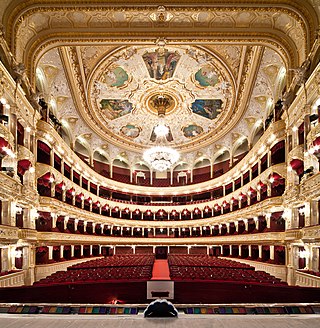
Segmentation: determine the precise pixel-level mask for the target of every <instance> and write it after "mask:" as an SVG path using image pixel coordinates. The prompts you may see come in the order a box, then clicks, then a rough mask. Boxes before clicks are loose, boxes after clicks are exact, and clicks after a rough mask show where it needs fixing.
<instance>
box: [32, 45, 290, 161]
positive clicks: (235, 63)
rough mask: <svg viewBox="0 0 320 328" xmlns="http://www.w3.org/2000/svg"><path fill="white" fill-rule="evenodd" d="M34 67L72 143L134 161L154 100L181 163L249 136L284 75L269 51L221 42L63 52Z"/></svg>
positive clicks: (146, 141) (149, 133)
mask: <svg viewBox="0 0 320 328" xmlns="http://www.w3.org/2000/svg"><path fill="white" fill-rule="evenodd" d="M71 55H72V56H71ZM77 67H83V74H79V73H78V72H77V71H76V70H75V68H77ZM151 67H153V68H154V70H151ZM38 68H39V70H40V71H41V72H42V73H41V74H42V75H43V76H44V78H45V79H46V89H47V90H48V91H46V92H47V93H50V97H51V100H52V101H53V103H54V104H55V106H53V109H54V111H55V115H56V116H57V117H58V119H59V120H61V121H62V122H63V123H64V127H65V129H66V130H68V131H69V132H68V134H69V135H70V136H72V138H73V141H72V142H74V141H75V140H78V138H79V140H82V141H81V142H83V141H85V143H84V144H85V145H87V147H90V151H92V152H93V151H94V150H95V149H98V150H99V149H100V150H103V152H104V153H107V154H109V156H108V157H112V156H117V154H119V153H126V156H127V158H132V160H134V159H135V158H136V159H138V158H139V156H141V153H142V151H143V149H145V148H147V147H150V146H153V145H154V144H155V141H156V137H155V132H154V129H155V127H156V126H157V125H158V124H159V112H158V111H159V107H158V105H159V104H157V102H159V99H160V98H159V97H163V98H164V99H165V100H166V105H165V115H164V117H163V118H161V120H162V123H163V124H164V125H165V126H166V127H167V128H168V131H169V133H168V135H167V138H166V141H167V143H168V145H170V146H172V147H174V148H178V149H180V151H182V152H184V155H183V156H182V158H187V157H188V158H189V157H190V158H193V157H194V156H198V155H197V154H202V155H201V156H203V155H204V154H207V155H206V156H208V157H211V156H212V154H214V153H216V152H221V151H222V150H223V149H232V147H233V145H234V143H235V142H236V140H237V139H241V138H244V137H245V138H249V137H250V134H251V132H252V130H253V129H254V126H255V124H256V123H257V122H262V121H263V120H264V119H265V118H266V115H267V114H268V112H269V111H270V108H271V106H272V104H273V102H274V100H275V99H277V98H278V97H279V94H280V92H281V91H282V89H281V88H282V87H281V85H282V86H283V81H284V79H283V78H284V77H285V72H286V70H285V65H284V62H283V60H282V58H281V56H280V55H279V54H278V53H277V52H276V51H274V50H272V49H270V48H266V47H260V46H256V47H244V46H240V45H222V44H220V45H217V46H216V47H213V46H210V47H195V46H188V45H179V46H171V45H166V44H165V45H162V46H159V45H154V46H128V47H105V46H101V47H99V46H93V47H73V48H71V47H61V48H55V49H52V50H50V51H48V52H47V53H46V54H45V55H44V56H43V57H42V58H41V60H40V62H39V65H38ZM165 72H166V73H167V74H165ZM77 74H78V75H77ZM251 88H252V89H251ZM248 90H251V91H250V93H247V94H246V92H247V91H248ZM79 95H82V98H81V97H80V96H79ZM82 99H84V100H85V102H81V101H83V100H82ZM80 103H82V104H83V106H79V105H78V104H80ZM86 106H88V109H87V110H84V109H85V107H86ZM243 118H244V119H243ZM100 150H99V151H100ZM189 152H190V154H189Z"/></svg>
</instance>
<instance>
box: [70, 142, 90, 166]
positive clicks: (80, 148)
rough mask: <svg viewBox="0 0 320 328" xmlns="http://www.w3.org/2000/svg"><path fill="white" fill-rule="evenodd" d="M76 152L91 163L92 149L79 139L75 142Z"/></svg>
mask: <svg viewBox="0 0 320 328" xmlns="http://www.w3.org/2000/svg"><path fill="white" fill-rule="evenodd" d="M74 152H75V153H76V154H77V155H78V156H79V157H80V158H81V159H82V160H83V161H84V162H86V163H88V164H89V163H90V151H89V149H88V147H87V146H85V145H84V144H83V143H80V142H79V140H78V139H77V140H76V141H75V143H74Z"/></svg>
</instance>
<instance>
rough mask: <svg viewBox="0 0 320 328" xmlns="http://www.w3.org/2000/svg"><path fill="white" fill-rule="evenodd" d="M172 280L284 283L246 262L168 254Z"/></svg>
mask: <svg viewBox="0 0 320 328" xmlns="http://www.w3.org/2000/svg"><path fill="white" fill-rule="evenodd" d="M168 262H169V269H170V277H171V279H172V280H175V281H181V280H184V281H185V280H202V281H212V280H215V281H230V282H245V283H259V284H261V283H262V284H273V285H286V283H283V282H281V280H280V279H279V278H275V277H273V276H271V275H270V274H268V273H266V272H264V271H255V269H254V268H253V267H251V266H249V265H247V264H242V263H239V262H235V261H230V260H225V259H220V258H214V257H209V256H208V255H185V254H183V255H169V257H168Z"/></svg>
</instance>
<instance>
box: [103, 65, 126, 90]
mask: <svg viewBox="0 0 320 328" xmlns="http://www.w3.org/2000/svg"><path fill="white" fill-rule="evenodd" d="M128 79H129V76H128V73H127V72H126V71H125V70H124V69H123V68H122V67H119V66H118V67H113V68H111V69H109V70H108V71H106V72H105V73H104V74H103V82H104V83H106V84H107V85H108V86H109V87H122V86H123V85H124V84H125V83H126V82H127V81H128Z"/></svg>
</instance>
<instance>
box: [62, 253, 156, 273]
mask: <svg viewBox="0 0 320 328" xmlns="http://www.w3.org/2000/svg"><path fill="white" fill-rule="evenodd" d="M154 260H155V256H154V255H132V254H130V255H114V256H109V257H105V258H103V259H97V260H92V261H87V262H83V263H78V264H75V265H73V266H71V267H69V268H68V270H76V269H85V268H107V267H131V266H133V267H134V266H152V265H153V263H154Z"/></svg>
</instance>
